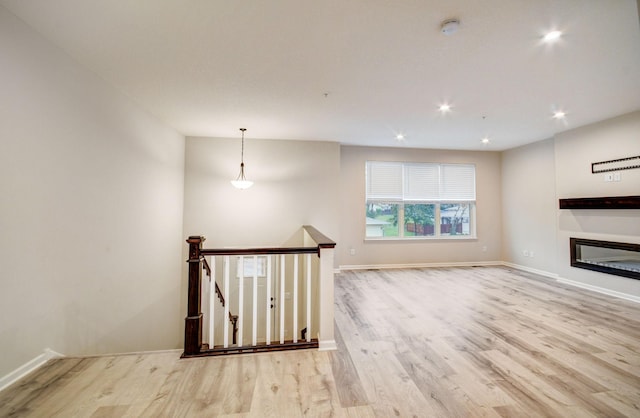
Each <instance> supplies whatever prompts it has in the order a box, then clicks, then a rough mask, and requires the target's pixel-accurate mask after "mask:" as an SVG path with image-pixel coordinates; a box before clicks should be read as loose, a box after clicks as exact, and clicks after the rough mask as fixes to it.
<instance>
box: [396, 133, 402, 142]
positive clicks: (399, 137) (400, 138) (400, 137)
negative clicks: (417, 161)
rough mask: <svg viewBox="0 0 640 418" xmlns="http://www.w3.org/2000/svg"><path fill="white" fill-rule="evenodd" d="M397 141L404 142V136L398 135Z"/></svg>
mask: <svg viewBox="0 0 640 418" xmlns="http://www.w3.org/2000/svg"><path fill="white" fill-rule="evenodd" d="M396 139H397V140H398V141H404V135H402V134H398V135H396Z"/></svg>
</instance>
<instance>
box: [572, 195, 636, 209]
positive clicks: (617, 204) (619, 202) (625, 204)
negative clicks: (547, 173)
mask: <svg viewBox="0 0 640 418" xmlns="http://www.w3.org/2000/svg"><path fill="white" fill-rule="evenodd" d="M560 209H640V196H609V197H582V198H577V199H560Z"/></svg>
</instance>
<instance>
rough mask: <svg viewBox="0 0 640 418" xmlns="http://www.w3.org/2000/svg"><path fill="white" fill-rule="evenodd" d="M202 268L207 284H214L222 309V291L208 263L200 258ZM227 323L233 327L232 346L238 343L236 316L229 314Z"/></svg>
mask: <svg viewBox="0 0 640 418" xmlns="http://www.w3.org/2000/svg"><path fill="white" fill-rule="evenodd" d="M202 268H203V270H205V271H206V272H207V276H209V282H210V283H211V282H213V283H214V284H215V292H216V295H218V300H219V301H220V303H221V304H222V307H223V308H224V305H225V300H224V295H223V294H222V290H221V289H220V286H218V282H217V281H216V278H215V277H213V275H212V274H211V267H210V266H209V262H208V261H207V259H206V258H204V257H202ZM229 322H231V325H232V326H233V334H232V340H231V341H232V343H233V344H236V343H237V341H238V315H232V314H231V312H229Z"/></svg>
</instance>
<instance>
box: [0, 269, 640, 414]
mask: <svg viewBox="0 0 640 418" xmlns="http://www.w3.org/2000/svg"><path fill="white" fill-rule="evenodd" d="M335 306H336V312H335V316H336V340H337V343H338V347H339V350H338V351H335V352H318V351H315V350H305V351H293V352H279V353H262V354H250V355H240V356H232V357H214V358H196V359H184V360H181V359H179V353H178V352H166V353H153V354H144V355H122V356H106V357H92V358H64V359H59V360H53V361H51V362H49V363H48V364H47V365H45V366H44V367H42V368H40V369H39V370H37V371H36V372H34V373H32V374H31V375H29V376H27V377H25V378H24V379H22V380H21V381H20V382H18V383H16V384H15V385H13V386H11V387H9V388H7V389H5V390H4V391H2V392H0V417H14V416H16V417H92V418H97V417H216V416H219V417H299V416H314V417H316V416H318V417H329V416H335V417H395V416H398V417H538V416H539V417H623V416H626V417H640V304H637V303H633V302H627V301H624V300H620V299H615V298H611V297H608V296H604V295H600V294H597V293H592V292H588V291H585V290H581V289H578V288H574V287H570V286H566V285H562V284H558V283H556V282H555V281H552V280H549V279H546V278H543V277H539V276H535V275H532V274H528V273H523V272H519V271H514V270H510V269H507V268H503V267H477V268H472V267H469V268H432V269H406V270H381V271H377V270H370V271H360V272H344V273H341V274H339V275H337V276H336V305H335Z"/></svg>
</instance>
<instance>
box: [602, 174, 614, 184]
mask: <svg viewBox="0 0 640 418" xmlns="http://www.w3.org/2000/svg"><path fill="white" fill-rule="evenodd" d="M604 181H605V182H607V183H608V182H610V181H613V173H604Z"/></svg>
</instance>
